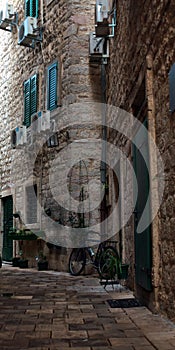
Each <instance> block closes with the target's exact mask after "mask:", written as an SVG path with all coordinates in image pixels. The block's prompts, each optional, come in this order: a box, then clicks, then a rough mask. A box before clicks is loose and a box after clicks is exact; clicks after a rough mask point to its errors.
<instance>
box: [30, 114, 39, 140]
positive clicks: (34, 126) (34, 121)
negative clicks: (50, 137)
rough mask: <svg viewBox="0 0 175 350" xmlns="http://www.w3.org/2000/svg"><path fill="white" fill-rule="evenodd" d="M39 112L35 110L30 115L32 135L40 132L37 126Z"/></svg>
mask: <svg viewBox="0 0 175 350" xmlns="http://www.w3.org/2000/svg"><path fill="white" fill-rule="evenodd" d="M39 113H40V112H36V113H34V114H32V115H31V131H32V134H33V135H35V134H37V133H38V132H40V130H39V126H38V114H39Z"/></svg>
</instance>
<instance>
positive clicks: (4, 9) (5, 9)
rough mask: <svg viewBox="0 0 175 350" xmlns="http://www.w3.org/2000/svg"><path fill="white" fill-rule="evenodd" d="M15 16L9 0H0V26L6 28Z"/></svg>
mask: <svg viewBox="0 0 175 350" xmlns="http://www.w3.org/2000/svg"><path fill="white" fill-rule="evenodd" d="M13 18H14V9H13V5H12V4H9V2H8V1H7V0H1V1H0V28H1V29H6V27H8V26H9V25H10V24H11V23H12V21H13Z"/></svg>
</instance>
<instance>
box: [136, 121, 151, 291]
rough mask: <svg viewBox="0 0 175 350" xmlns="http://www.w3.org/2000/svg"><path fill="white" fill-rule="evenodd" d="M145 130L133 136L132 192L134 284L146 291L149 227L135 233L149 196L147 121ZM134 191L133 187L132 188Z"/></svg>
mask: <svg viewBox="0 0 175 350" xmlns="http://www.w3.org/2000/svg"><path fill="white" fill-rule="evenodd" d="M143 124H144V126H145V127H146V129H145V128H144V129H143V128H141V129H139V130H138V131H137V133H136V135H135V142H136V143H137V146H136V145H133V163H134V170H135V175H136V180H137V186H138V193H137V194H136V191H135V190H134V196H135V197H136V205H135V210H134V213H135V274H136V275H135V277H136V283H137V284H138V285H140V286H141V287H142V288H144V289H145V290H147V291H151V290H152V285H151V267H152V256H151V252H152V247H151V245H152V244H151V225H149V226H148V227H147V228H146V229H143V231H142V232H141V233H138V232H137V226H138V223H139V221H140V218H141V216H142V213H143V211H144V209H145V206H146V203H147V199H148V194H149V169H147V166H146V163H145V161H144V158H143V157H142V155H144V157H145V158H146V160H147V164H149V154H148V135H147V120H145V121H144V123H143ZM134 189H135V186H134ZM144 215H145V216H144V217H145V218H146V220H148V222H150V206H148V207H147V208H146V212H145V213H144Z"/></svg>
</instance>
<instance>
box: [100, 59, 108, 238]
mask: <svg viewBox="0 0 175 350" xmlns="http://www.w3.org/2000/svg"><path fill="white" fill-rule="evenodd" d="M106 110H107V109H106V70H105V61H104V59H103V58H102V62H101V121H102V150H101V152H102V158H101V159H102V161H101V168H100V171H101V183H102V195H103V193H104V196H103V197H102V201H101V240H102V241H103V237H105V236H106V232H107V231H106V229H107V227H106V223H105V219H106V214H107V213H106V141H107V126H106Z"/></svg>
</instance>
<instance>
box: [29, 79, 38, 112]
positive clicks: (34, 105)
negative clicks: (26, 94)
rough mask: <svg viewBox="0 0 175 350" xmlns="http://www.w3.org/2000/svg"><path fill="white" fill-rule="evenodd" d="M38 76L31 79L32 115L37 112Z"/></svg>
mask: <svg viewBox="0 0 175 350" xmlns="http://www.w3.org/2000/svg"><path fill="white" fill-rule="evenodd" d="M37 90H38V89H37V74H35V75H34V76H33V77H31V78H30V113H31V114H30V115H32V114H33V113H35V112H37Z"/></svg>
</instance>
